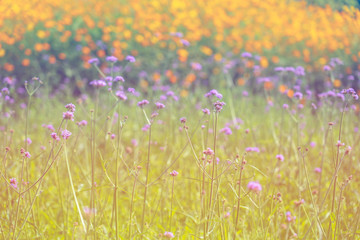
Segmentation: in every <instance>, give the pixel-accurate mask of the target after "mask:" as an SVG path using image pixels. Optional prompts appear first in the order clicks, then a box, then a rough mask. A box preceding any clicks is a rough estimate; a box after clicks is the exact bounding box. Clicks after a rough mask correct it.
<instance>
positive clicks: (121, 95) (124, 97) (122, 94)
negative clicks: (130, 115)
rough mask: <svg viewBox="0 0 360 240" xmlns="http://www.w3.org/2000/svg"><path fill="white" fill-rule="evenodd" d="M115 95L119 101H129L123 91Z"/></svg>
mask: <svg viewBox="0 0 360 240" xmlns="http://www.w3.org/2000/svg"><path fill="white" fill-rule="evenodd" d="M115 95H116V96H117V97H118V98H119V100H123V101H125V100H126V99H127V96H126V95H125V93H124V92H123V91H117V92H116V93H115Z"/></svg>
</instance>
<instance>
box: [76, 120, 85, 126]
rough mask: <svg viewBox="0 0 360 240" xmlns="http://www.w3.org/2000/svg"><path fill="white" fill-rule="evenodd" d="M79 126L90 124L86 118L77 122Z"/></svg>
mask: <svg viewBox="0 0 360 240" xmlns="http://www.w3.org/2000/svg"><path fill="white" fill-rule="evenodd" d="M76 124H77V125H78V126H79V127H84V126H86V125H87V124H88V122H87V121H86V120H81V121H80V122H78V123H76Z"/></svg>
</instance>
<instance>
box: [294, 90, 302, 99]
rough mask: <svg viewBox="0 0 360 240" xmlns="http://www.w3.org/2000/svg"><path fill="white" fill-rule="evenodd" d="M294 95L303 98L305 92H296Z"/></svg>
mask: <svg viewBox="0 0 360 240" xmlns="http://www.w3.org/2000/svg"><path fill="white" fill-rule="evenodd" d="M294 97H295V98H297V99H299V100H301V99H302V98H303V94H302V93H301V92H296V93H294Z"/></svg>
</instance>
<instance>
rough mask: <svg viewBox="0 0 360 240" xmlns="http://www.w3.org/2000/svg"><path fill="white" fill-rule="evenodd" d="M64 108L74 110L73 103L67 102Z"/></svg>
mask: <svg viewBox="0 0 360 240" xmlns="http://www.w3.org/2000/svg"><path fill="white" fill-rule="evenodd" d="M65 108H66V109H67V110H68V111H69V112H75V105H74V104H72V103H69V104H67V105H66V106H65Z"/></svg>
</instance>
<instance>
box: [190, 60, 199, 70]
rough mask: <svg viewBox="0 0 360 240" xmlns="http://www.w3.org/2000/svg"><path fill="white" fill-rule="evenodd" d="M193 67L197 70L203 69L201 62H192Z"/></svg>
mask: <svg viewBox="0 0 360 240" xmlns="http://www.w3.org/2000/svg"><path fill="white" fill-rule="evenodd" d="M191 68H192V69H194V70H196V71H201V69H202V66H201V64H200V63H197V62H193V63H191Z"/></svg>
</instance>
